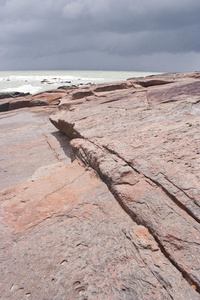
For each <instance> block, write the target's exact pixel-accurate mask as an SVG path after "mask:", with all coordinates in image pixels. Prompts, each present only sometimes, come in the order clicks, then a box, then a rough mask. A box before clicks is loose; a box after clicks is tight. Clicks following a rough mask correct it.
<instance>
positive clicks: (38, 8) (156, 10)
mask: <svg viewBox="0 0 200 300" xmlns="http://www.w3.org/2000/svg"><path fill="white" fill-rule="evenodd" d="M199 16H200V1H199V0H56V1H55V0H0V70H2V71H3V70H119V71H121V70H124V71H150V72H185V71H199V70H200V17H199Z"/></svg>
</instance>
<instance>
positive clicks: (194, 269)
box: [51, 73, 200, 291]
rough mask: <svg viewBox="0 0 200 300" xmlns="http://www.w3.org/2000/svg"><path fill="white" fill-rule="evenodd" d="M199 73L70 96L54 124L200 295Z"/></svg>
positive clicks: (132, 83)
mask: <svg viewBox="0 0 200 300" xmlns="http://www.w3.org/2000/svg"><path fill="white" fill-rule="evenodd" d="M197 75H198V73H192V74H167V75H166V76H165V75H161V76H160V77H159V76H156V77H155V79H154V78H153V77H150V78H146V79H142V80H141V79H140V80H138V79H137V80H136V79H130V80H128V82H129V86H128V87H127V88H126V89H124V90H115V91H111V92H106V93H105V92H101V93H98V94H97V93H95V95H93V96H90V97H87V98H85V100H84V99H82V103H79V104H78V105H77V104H76V103H74V105H73V104H72V103H71V100H70V97H69V98H68V101H69V102H70V109H69V108H68V107H67V105H62V102H61V107H60V110H59V111H58V112H57V113H56V114H55V115H53V116H51V121H52V123H53V124H54V125H55V126H56V127H57V128H58V129H60V130H61V131H62V132H64V133H66V134H67V135H68V136H69V137H70V138H72V139H73V140H72V142H71V144H72V148H73V150H74V152H75V155H76V156H77V157H78V158H79V159H81V160H82V161H83V162H84V164H86V165H89V166H90V167H92V168H93V169H95V170H96V172H97V173H98V174H99V175H100V177H101V178H102V180H103V181H104V182H105V183H106V184H107V185H108V187H109V188H110V190H111V192H112V193H113V195H114V196H115V198H116V199H117V200H118V201H119V202H120V204H121V205H122V206H123V207H124V209H125V210H126V211H127V212H128V214H129V215H130V216H131V217H132V219H133V220H134V221H136V222H137V223H138V224H142V225H143V226H145V227H146V228H148V230H149V231H150V233H151V234H152V235H153V236H154V238H155V239H156V241H157V242H158V244H159V247H160V249H161V250H162V252H163V253H164V254H165V256H166V258H167V259H169V261H170V262H171V263H172V264H173V265H174V266H175V267H176V268H177V270H179V271H180V272H181V273H182V274H183V276H184V277H185V278H186V279H187V280H188V281H189V282H190V283H191V284H193V285H194V286H196V287H197V291H199V290H200V272H199V265H200V260H199V253H200V225H199V223H200V189H199V187H200V185H199V179H200V167H199V165H200V164H199V163H200V156H199V155H200V148H199V147H200V130H199V129H200V127H199V126H200V124H199V120H200V118H199V115H200V106H199V92H200V80H199V76H197ZM158 80H159V81H158ZM141 82H142V84H141ZM144 82H146V83H145V84H144ZM148 82H149V83H148ZM158 83H159V85H158ZM162 83H163V84H162ZM143 86H145V88H144V87H143ZM65 104H67V99H66V98H65ZM77 138H78V139H77Z"/></svg>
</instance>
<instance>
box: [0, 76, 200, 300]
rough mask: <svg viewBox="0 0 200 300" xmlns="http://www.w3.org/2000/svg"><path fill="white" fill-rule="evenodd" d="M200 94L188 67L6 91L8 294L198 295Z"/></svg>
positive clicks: (4, 255)
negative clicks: (90, 82)
mask: <svg viewBox="0 0 200 300" xmlns="http://www.w3.org/2000/svg"><path fill="white" fill-rule="evenodd" d="M199 95H200V73H199V72H192V73H173V74H163V75H156V76H149V77H145V78H130V79H128V80H126V81H123V82H115V83H110V84H109V83H108V84H95V85H91V86H83V87H79V88H76V87H66V88H65V87H61V88H60V89H57V90H52V91H49V92H43V93H40V94H37V95H34V96H33V95H23V96H21V97H17V98H16V97H15V98H11V97H9V98H4V99H0V111H1V113H0V123H1V146H2V147H1V149H2V150H1V157H2V159H1V166H2V168H1V176H2V178H3V180H2V184H1V192H0V199H1V209H0V215H1V219H0V220H1V221H0V227H1V232H2V237H1V252H0V261H1V267H0V269H1V274H2V276H1V278H2V280H1V283H0V295H2V299H27V298H29V299H59V300H60V299H177V300H180V299H192V300H193V299H200V295H199V293H200V271H199V265H200V255H199V254H200V224H199V223H200V188H199V187H200V185H199V183H200V122H199V120H200V118H199V115H200V96H199ZM49 116H50V121H51V123H52V124H51V123H50V122H49V120H48V118H49ZM53 125H54V126H55V127H54V126H53ZM56 128H57V129H56ZM69 143H70V146H69Z"/></svg>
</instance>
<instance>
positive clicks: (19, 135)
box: [0, 108, 71, 190]
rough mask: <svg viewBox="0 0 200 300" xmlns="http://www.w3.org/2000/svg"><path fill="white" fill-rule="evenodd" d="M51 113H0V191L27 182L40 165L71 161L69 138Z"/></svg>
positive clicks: (35, 109) (47, 110)
mask: <svg viewBox="0 0 200 300" xmlns="http://www.w3.org/2000/svg"><path fill="white" fill-rule="evenodd" d="M51 112H52V109H49V108H48V109H47V108H45V109H44V108H43V109H42V108H32V109H27V108H26V109H25V108H24V109H20V110H15V111H9V112H3V113H1V114H0V128H1V130H0V175H1V176H0V177H1V180H0V190H2V189H5V188H8V187H11V186H13V185H16V184H20V183H23V182H24V181H27V180H28V178H29V177H31V176H32V175H33V173H34V172H35V171H36V170H37V169H39V168H41V167H46V168H47V166H48V165H51V164H54V163H57V162H60V161H65V162H67V163H70V162H71V159H70V151H69V139H67V138H66V137H65V136H64V135H63V134H62V133H60V132H59V131H58V130H56V129H55V127H54V126H52V124H50V122H49V119H48V117H49V114H50V113H51Z"/></svg>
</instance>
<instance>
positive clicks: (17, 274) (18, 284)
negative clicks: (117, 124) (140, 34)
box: [0, 161, 199, 300]
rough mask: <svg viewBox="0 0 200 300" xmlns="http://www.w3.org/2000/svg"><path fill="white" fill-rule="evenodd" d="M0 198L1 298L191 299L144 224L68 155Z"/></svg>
mask: <svg viewBox="0 0 200 300" xmlns="http://www.w3.org/2000/svg"><path fill="white" fill-rule="evenodd" d="M0 200H1V202H2V203H1V211H0V215H1V232H2V235H1V254H0V259H1V265H0V269H1V272H2V274H3V276H2V277H1V282H0V290H1V295H3V299H27V298H28V297H29V299H30V298H31V299H102V300H103V299H172V298H173V299H177V300H178V299H199V297H198V295H197V294H196V292H195V291H194V289H193V288H192V287H190V285H189V284H188V283H187V282H186V281H185V280H184V279H183V277H182V276H181V274H180V273H179V272H178V271H177V269H176V268H175V267H174V266H173V265H172V264H171V263H170V262H169V261H168V260H167V259H166V258H165V256H164V255H163V254H162V252H161V251H160V249H159V247H158V245H157V243H156V242H155V240H154V239H153V237H152V236H151V235H150V234H149V232H148V230H147V229H146V228H145V227H143V226H137V224H135V223H134V222H133V221H132V220H131V218H130V217H129V216H128V215H127V214H126V213H125V212H124V211H123V210H122V209H121V207H120V206H119V205H118V203H117V202H116V201H115V199H114V197H113V196H112V194H111V193H110V192H109V190H108V189H107V187H106V185H105V184H104V183H102V182H101V180H100V179H98V178H97V177H96V175H95V174H94V173H93V172H92V171H91V170H88V171H86V170H85V169H84V168H83V167H81V166H80V165H79V164H78V163H77V162H76V161H75V162H74V163H72V164H71V165H66V164H65V163H62V164H60V167H59V170H57V171H56V172H54V173H53V174H51V175H49V176H46V177H43V178H42V179H40V180H35V181H33V182H30V183H24V184H22V185H18V186H16V187H13V188H10V189H7V190H3V191H2V192H1V194H0Z"/></svg>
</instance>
